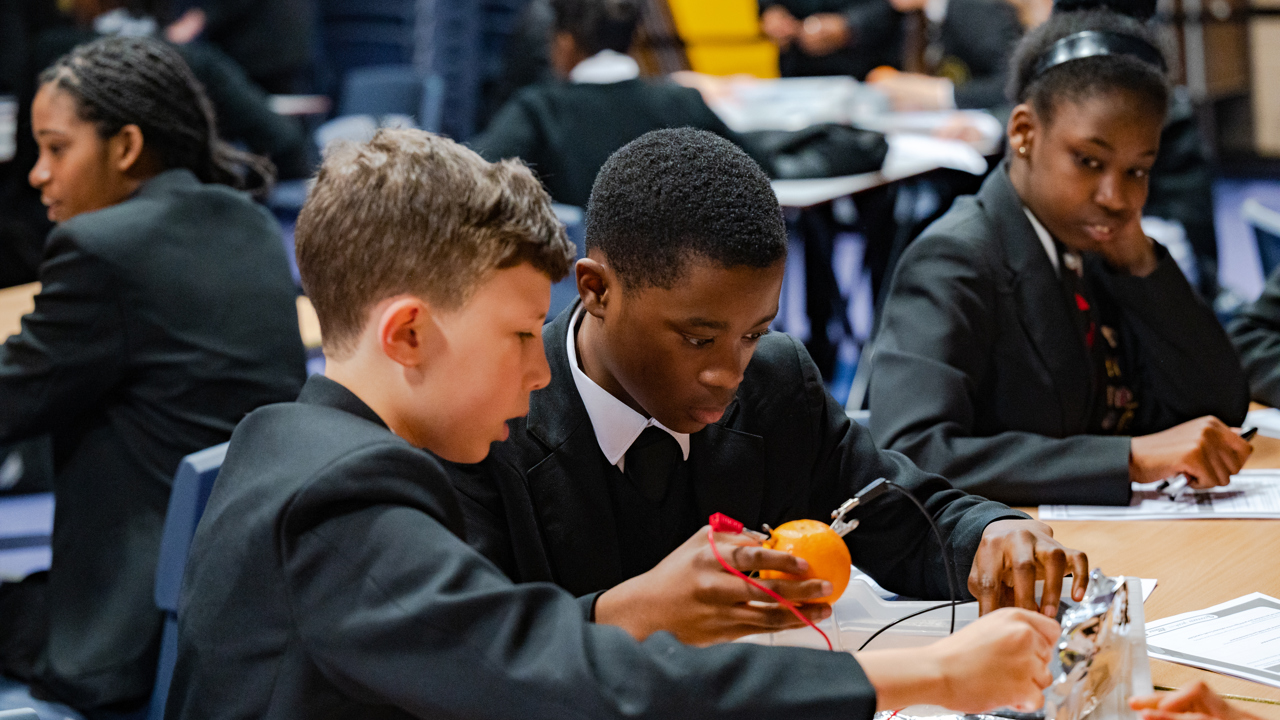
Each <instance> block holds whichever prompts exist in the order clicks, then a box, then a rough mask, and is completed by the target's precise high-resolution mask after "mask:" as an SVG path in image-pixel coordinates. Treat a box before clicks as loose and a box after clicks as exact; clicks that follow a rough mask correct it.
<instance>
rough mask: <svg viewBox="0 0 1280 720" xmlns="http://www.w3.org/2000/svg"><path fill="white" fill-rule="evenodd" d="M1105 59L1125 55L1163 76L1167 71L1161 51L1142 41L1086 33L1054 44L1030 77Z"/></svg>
mask: <svg viewBox="0 0 1280 720" xmlns="http://www.w3.org/2000/svg"><path fill="white" fill-rule="evenodd" d="M1104 55H1128V56H1129V57H1132V58H1137V59H1138V60H1141V61H1143V62H1145V63H1147V64H1148V65H1151V66H1153V67H1155V68H1158V69H1159V70H1160V72H1162V73H1163V72H1165V70H1166V69H1167V68H1166V66H1165V64H1164V56H1163V55H1162V54H1161V53H1160V51H1159V50H1157V49H1156V48H1155V47H1153V46H1152V45H1151V44H1150V43H1148V42H1147V41H1145V40H1143V39H1141V38H1136V37H1134V36H1132V35H1124V34H1121V33H1114V32H1105V31H1098V30H1085V31H1083V32H1078V33H1074V34H1072V35H1068V36H1066V37H1064V38H1062V39H1061V40H1059V41H1058V42H1056V43H1054V44H1053V47H1051V48H1049V49H1048V50H1047V51H1046V52H1045V54H1044V55H1041V56H1040V59H1039V60H1038V61H1036V66H1035V70H1034V71H1033V72H1032V73H1031V77H1032V79H1035V78H1038V77H1040V76H1041V75H1043V74H1044V73H1045V71H1046V70H1048V69H1049V68H1052V67H1057V66H1058V65H1062V64H1063V63H1068V62H1071V61H1072V60H1083V59H1084V58H1091V57H1101V56H1104Z"/></svg>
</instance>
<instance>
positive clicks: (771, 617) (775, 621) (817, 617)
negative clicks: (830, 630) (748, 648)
mask: <svg viewBox="0 0 1280 720" xmlns="http://www.w3.org/2000/svg"><path fill="white" fill-rule="evenodd" d="M796 609H797V610H799V611H800V614H801V615H804V616H805V617H807V618H809V622H812V623H815V624H816V623H820V622H822V621H823V620H826V619H827V618H829V617H831V606H830V605H826V604H820V605H801V606H799V607H797V608H796ZM728 618H729V620H730V621H732V622H733V623H734V624H735V625H736V626H738V628H740V629H741V630H743V631H745V633H757V632H773V631H777V630H790V629H792V628H798V627H805V623H804V622H803V621H801V620H800V618H798V617H796V616H795V613H793V612H791V611H790V610H788V609H787V608H785V607H783V606H781V605H776V604H775V605H767V606H762V605H739V606H738V607H735V608H732V609H731V610H730V611H729V613H728Z"/></svg>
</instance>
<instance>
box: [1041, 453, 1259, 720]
mask: <svg viewBox="0 0 1280 720" xmlns="http://www.w3.org/2000/svg"><path fill="white" fill-rule="evenodd" d="M1253 446H1254V454H1253V456H1252V457H1251V458H1249V462H1248V464H1247V465H1246V467H1250V468H1280V440H1274V439H1272V438H1268V437H1263V436H1258V437H1256V438H1255V439H1254V440H1253ZM1024 509H1026V508H1024ZM1028 512H1031V514H1032V515H1035V514H1036V513H1035V511H1034V509H1029V510H1028ZM1050 525H1051V526H1052V527H1053V532H1054V534H1055V536H1056V537H1057V538H1058V540H1060V541H1061V542H1062V543H1063V544H1064V545H1067V546H1068V547H1074V548H1079V549H1080V550H1084V551H1085V552H1086V553H1088V554H1089V564H1090V567H1097V568H1101V569H1102V570H1103V571H1104V572H1106V573H1107V574H1109V575H1131V576H1137V577H1148V578H1156V579H1158V580H1159V581H1160V584H1159V585H1157V586H1156V591H1155V592H1154V593H1153V594H1152V595H1151V599H1149V600H1147V602H1146V604H1145V605H1144V610H1145V612H1146V618H1147V620H1148V621H1151V620H1159V619H1161V618H1166V617H1169V616H1170V615H1177V614H1179V613H1184V612H1190V611H1192V610H1202V609H1204V608H1207V607H1209V606H1211V605H1217V604H1218V603H1222V602H1226V601H1228V600H1234V599H1235V598H1238V597H1240V596H1241V595H1247V594H1248V593H1251V592H1260V593H1265V594H1267V595H1271V596H1272V597H1277V598H1280V520H1175V521H1160V520H1146V521H1140V522H1093V521H1089V522H1052V523H1050ZM1151 678H1152V680H1153V681H1154V683H1155V685H1156V686H1157V687H1160V686H1163V687H1169V688H1179V687H1183V686H1184V685H1187V684H1190V683H1191V682H1193V681H1195V680H1204V681H1205V682H1206V683H1208V684H1209V686H1210V687H1212V688H1213V689H1215V690H1217V691H1218V692H1220V693H1226V694H1230V695H1238V696H1242V697H1248V698H1257V699H1263V700H1270V701H1273V702H1277V703H1280V688H1274V687H1271V686H1270V685H1263V684H1261V683H1255V682H1251V681H1248V680H1240V679H1238V678H1233V677H1230V676H1227V675H1220V674H1218V673H1211V672H1208V671H1205V670H1197V669H1195V668H1190V667H1186V666H1185V665H1175V664H1173V663H1167V662H1163V661H1160V660H1152V661H1151ZM1238 704H1239V706H1240V707H1241V708H1243V709H1245V710H1248V711H1249V712H1251V713H1253V714H1255V715H1260V716H1262V717H1265V718H1271V719H1273V720H1280V705H1268V704H1263V703H1260V702H1239V703H1238Z"/></svg>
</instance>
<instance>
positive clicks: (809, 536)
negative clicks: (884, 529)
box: [760, 520, 852, 603]
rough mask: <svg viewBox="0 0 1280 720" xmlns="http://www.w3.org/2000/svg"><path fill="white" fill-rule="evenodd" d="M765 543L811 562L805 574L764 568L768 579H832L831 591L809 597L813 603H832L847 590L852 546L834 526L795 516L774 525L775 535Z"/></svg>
mask: <svg viewBox="0 0 1280 720" xmlns="http://www.w3.org/2000/svg"><path fill="white" fill-rule="evenodd" d="M764 546H765V547H767V548H770V549H772V550H779V551H782V552H785V553H789V554H791V555H795V556H796V557H798V558H802V559H804V561H805V562H807V563H809V572H808V573H806V574H805V575H792V574H790V573H784V572H778V571H777V570H761V571H760V577H761V578H763V579H765V580H779V579H781V580H809V579H812V578H818V579H820V580H826V581H827V582H830V583H831V589H832V592H831V594H830V595H828V596H826V597H821V598H818V599H816V600H809V601H808V602H810V603H833V602H835V601H836V600H838V599H839V598H840V596H841V595H843V594H844V589H845V587H846V586H848V584H849V573H850V570H851V568H850V565H851V564H852V561H851V560H850V558H849V548H848V546H847V545H845V544H844V538H842V537H840V536H839V535H837V534H836V531H835V530H832V529H831V526H829V525H827V524H825V523H821V522H818V521H817V520H792V521H791V522H788V523H783V524H782V525H779V526H778V527H776V528H774V529H773V531H772V535H771V536H770V537H769V539H768V540H766V541H765V542H764Z"/></svg>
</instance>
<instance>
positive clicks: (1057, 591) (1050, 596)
mask: <svg viewBox="0 0 1280 720" xmlns="http://www.w3.org/2000/svg"><path fill="white" fill-rule="evenodd" d="M1037 551H1038V552H1037V554H1038V555H1040V561H1041V564H1042V565H1043V566H1044V589H1043V590H1042V591H1041V592H1040V612H1042V613H1044V614H1045V615H1046V616H1048V617H1057V616H1058V600H1059V599H1060V598H1061V597H1062V579H1063V578H1062V576H1063V575H1065V574H1066V569H1067V552H1066V550H1064V549H1063V548H1062V546H1061V545H1057V546H1055V547H1048V548H1045V549H1044V550H1041V549H1040V548H1037Z"/></svg>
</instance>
